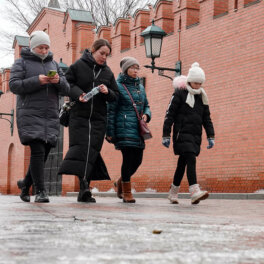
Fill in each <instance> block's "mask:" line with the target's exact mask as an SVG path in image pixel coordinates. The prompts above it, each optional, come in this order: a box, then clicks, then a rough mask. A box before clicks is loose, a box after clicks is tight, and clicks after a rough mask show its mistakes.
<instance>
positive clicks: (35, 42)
mask: <svg viewBox="0 0 264 264" xmlns="http://www.w3.org/2000/svg"><path fill="white" fill-rule="evenodd" d="M44 44H45V45H48V46H49V47H50V38H49V35H48V34H47V33H45V32H44V31H34V32H32V34H31V35H30V48H31V49H34V48H36V47H37V46H39V45H44Z"/></svg>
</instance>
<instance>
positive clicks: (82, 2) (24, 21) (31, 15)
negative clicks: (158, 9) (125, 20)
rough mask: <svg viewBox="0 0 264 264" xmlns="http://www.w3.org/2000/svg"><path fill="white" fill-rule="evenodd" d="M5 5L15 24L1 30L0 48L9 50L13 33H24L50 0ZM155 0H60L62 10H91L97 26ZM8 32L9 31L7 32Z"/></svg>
mask: <svg viewBox="0 0 264 264" xmlns="http://www.w3.org/2000/svg"><path fill="white" fill-rule="evenodd" d="M5 1H6V3H7V7H6V9H5V14H6V16H8V20H9V21H10V22H11V23H12V24H13V25H14V26H15V27H13V28H14V32H12V33H10V29H9V28H7V29H6V30H2V31H1V32H0V34H1V36H4V37H3V38H4V39H5V42H4V43H5V46H6V47H8V48H4V46H3V45H0V50H2V51H3V50H5V51H7V50H10V49H11V47H12V42H13V40H14V35H15V34H17V35H25V33H26V30H27V28H28V27H29V26H30V25H31V23H32V21H33V20H34V19H35V17H36V16H37V15H38V14H39V12H40V11H41V10H42V8H43V7H47V6H48V3H49V1H50V0H25V1H19V0H5ZM156 1H157V0H60V1H59V3H60V6H61V8H62V9H63V10H67V8H72V9H82V10H87V11H90V12H91V15H92V17H93V19H94V22H95V24H96V26H97V27H99V26H101V25H110V24H114V23H115V21H116V19H117V18H119V17H128V16H129V15H131V14H133V13H134V12H135V11H136V9H137V8H145V7H146V6H147V4H148V3H150V4H154V3H156ZM7 32H9V33H7Z"/></svg>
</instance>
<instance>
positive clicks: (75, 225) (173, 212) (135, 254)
mask: <svg viewBox="0 0 264 264" xmlns="http://www.w3.org/2000/svg"><path fill="white" fill-rule="evenodd" d="M32 200H33V199H32ZM50 200H51V203H49V204H36V203H34V202H32V203H23V202H22V201H20V198H19V197H18V196H4V195H0V264H16V263H20V264H27V263H28V264H32V263H49V264H53V263H59V264H68V263H69V264H70V263H71V264H75V263H78V264H84V263H89V264H101V263H102V264H108V263H109V264H110V263H111V264H127V263H129V264H163V263H164V264H165V263H166V264H167V263H184V264H185V263H192V264H194V263H201V264H205V263H214V264H218V263H219V264H220V263H221V264H223V263H237V264H238V263H239V264H241V263H245V264H249V263H252V264H258V263H264V201H263V200H213V199H209V200H206V201H203V202H201V203H200V204H199V205H191V204H190V201H189V200H187V199H181V200H180V204H179V205H172V204H169V202H168V200H167V199H155V198H138V199H137V202H136V204H124V203H122V201H121V200H119V199H117V198H110V197H104V198H103V197H97V198H96V200H97V203H95V204H84V203H77V202H76V197H50Z"/></svg>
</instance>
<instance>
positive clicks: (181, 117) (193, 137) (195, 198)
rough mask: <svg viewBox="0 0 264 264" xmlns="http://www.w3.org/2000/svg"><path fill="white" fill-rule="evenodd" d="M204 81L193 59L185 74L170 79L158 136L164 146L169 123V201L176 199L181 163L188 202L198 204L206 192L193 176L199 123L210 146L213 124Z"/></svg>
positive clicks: (212, 140) (167, 145)
mask: <svg viewBox="0 0 264 264" xmlns="http://www.w3.org/2000/svg"><path fill="white" fill-rule="evenodd" d="M179 80H180V82H179ZM204 81H205V74H204V71H203V70H202V69H201V68H200V67H199V64H198V63H197V62H196V63H194V64H193V65H192V68H191V69H190V70H189V74H188V76H187V78H186V77H185V76H180V77H177V78H175V79H174V87H175V92H174V94H173V96H172V98H171V101H170V104H169V107H168V110H167V113H166V116H165V121H164V125H163V139H162V144H163V145H164V146H165V147H167V148H168V147H169V145H170V134H171V127H172V125H173V149H174V153H175V155H179V159H178V165H177V169H176V171H175V174H174V180H173V184H172V185H171V189H170V192H169V197H168V198H169V200H170V201H171V203H176V204H177V203H178V192H179V188H180V183H181V180H182V178H183V175H184V171H185V167H187V178H188V182H189V186H190V188H189V190H190V193H191V202H192V204H198V203H199V202H200V200H204V199H206V198H207V197H208V195H209V194H208V192H207V191H201V190H200V187H199V185H198V184H197V179H196V156H198V155H199V153H200V145H201V141H202V127H204V128H205V131H206V134H207V139H208V142H209V146H208V148H212V147H213V146H214V127H213V123H212V121H211V118H210V111H209V105H208V98H207V95H206V93H205V91H204V89H203V88H202V87H201V85H202V83H203V82H204Z"/></svg>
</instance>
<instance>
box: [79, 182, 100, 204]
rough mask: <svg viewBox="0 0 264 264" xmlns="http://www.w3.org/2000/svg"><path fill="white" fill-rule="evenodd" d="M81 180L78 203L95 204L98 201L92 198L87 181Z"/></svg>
mask: <svg viewBox="0 0 264 264" xmlns="http://www.w3.org/2000/svg"><path fill="white" fill-rule="evenodd" d="M79 180H80V191H79V194H78V198H77V201H78V202H84V203H95V202H96V200H95V199H94V198H93V197H92V193H91V190H90V188H89V186H88V182H87V180H86V179H81V178H79Z"/></svg>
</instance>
